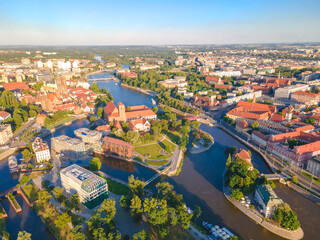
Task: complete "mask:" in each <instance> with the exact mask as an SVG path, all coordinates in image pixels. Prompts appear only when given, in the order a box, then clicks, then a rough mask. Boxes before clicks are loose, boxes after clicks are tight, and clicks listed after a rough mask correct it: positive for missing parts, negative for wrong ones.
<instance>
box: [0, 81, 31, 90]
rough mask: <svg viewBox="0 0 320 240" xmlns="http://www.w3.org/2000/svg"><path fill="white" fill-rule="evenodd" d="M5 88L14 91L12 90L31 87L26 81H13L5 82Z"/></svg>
mask: <svg viewBox="0 0 320 240" xmlns="http://www.w3.org/2000/svg"><path fill="white" fill-rule="evenodd" d="M3 88H4V90H8V91H12V90H25V89H29V86H28V85H27V83H26V82H11V83H4V84H3Z"/></svg>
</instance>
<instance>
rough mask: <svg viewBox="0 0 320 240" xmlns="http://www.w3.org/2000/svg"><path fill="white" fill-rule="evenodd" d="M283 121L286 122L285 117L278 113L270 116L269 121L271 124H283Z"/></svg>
mask: <svg viewBox="0 0 320 240" xmlns="http://www.w3.org/2000/svg"><path fill="white" fill-rule="evenodd" d="M285 120H286V119H285V117H284V116H282V115H281V114H278V113H274V114H272V116H271V118H270V121H273V122H283V121H285Z"/></svg>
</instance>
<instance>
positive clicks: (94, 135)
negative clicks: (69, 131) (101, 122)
mask: <svg viewBox="0 0 320 240" xmlns="http://www.w3.org/2000/svg"><path fill="white" fill-rule="evenodd" d="M74 135H75V136H76V137H78V138H80V139H81V140H82V141H83V142H85V143H98V142H99V141H100V140H101V137H102V133H101V132H99V131H95V130H89V129H88V128H79V129H77V130H75V131H74Z"/></svg>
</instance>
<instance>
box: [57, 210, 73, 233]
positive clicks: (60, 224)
mask: <svg viewBox="0 0 320 240" xmlns="http://www.w3.org/2000/svg"><path fill="white" fill-rule="evenodd" d="M69 222H71V216H69V214H68V213H63V214H62V215H59V216H58V217H57V219H56V220H55V221H54V224H55V225H56V227H57V228H59V229H61V230H62V229H65V228H66V227H67V225H68V223H69Z"/></svg>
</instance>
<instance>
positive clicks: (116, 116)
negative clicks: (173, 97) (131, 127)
mask: <svg viewBox="0 0 320 240" xmlns="http://www.w3.org/2000/svg"><path fill="white" fill-rule="evenodd" d="M104 118H105V120H106V121H107V122H109V123H110V122H116V121H118V122H128V121H130V120H134V119H143V118H144V119H147V120H156V119H157V114H155V113H154V112H153V111H152V110H151V109H150V108H148V107H147V106H145V105H140V106H132V107H125V106H124V104H123V103H121V102H119V103H118V106H116V105H115V104H114V103H113V102H109V103H108V104H107V106H106V107H105V108H104Z"/></svg>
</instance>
